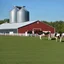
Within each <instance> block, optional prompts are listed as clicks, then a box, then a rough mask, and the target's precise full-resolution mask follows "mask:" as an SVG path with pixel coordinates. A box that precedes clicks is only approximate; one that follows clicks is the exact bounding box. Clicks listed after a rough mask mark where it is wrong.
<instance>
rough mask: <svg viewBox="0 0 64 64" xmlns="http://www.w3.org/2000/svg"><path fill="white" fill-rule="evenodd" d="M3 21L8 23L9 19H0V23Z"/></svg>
mask: <svg viewBox="0 0 64 64" xmlns="http://www.w3.org/2000/svg"><path fill="white" fill-rule="evenodd" d="M5 22H7V23H9V19H4V20H0V24H2V23H5Z"/></svg>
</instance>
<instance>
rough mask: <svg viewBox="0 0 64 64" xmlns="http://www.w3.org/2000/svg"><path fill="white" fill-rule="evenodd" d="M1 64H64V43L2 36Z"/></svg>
mask: <svg viewBox="0 0 64 64" xmlns="http://www.w3.org/2000/svg"><path fill="white" fill-rule="evenodd" d="M0 64H64V42H62V43H60V42H56V41H55V40H51V41H50V40H47V38H42V40H40V39H39V38H38V37H19V36H0Z"/></svg>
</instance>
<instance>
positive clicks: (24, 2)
mask: <svg viewBox="0 0 64 64" xmlns="http://www.w3.org/2000/svg"><path fill="white" fill-rule="evenodd" d="M13 6H26V9H27V10H28V11H29V12H30V21H34V20H45V21H59V20H63V21H64V0H0V20H3V19H7V18H9V17H10V11H11V10H12V9H13Z"/></svg>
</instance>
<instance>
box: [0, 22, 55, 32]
mask: <svg viewBox="0 0 64 64" xmlns="http://www.w3.org/2000/svg"><path fill="white" fill-rule="evenodd" d="M38 30H41V31H45V32H47V31H50V32H51V33H54V32H55V28H54V27H52V26H49V25H47V24H45V23H43V22H41V21H28V22H22V23H3V24H1V25H0V33H10V32H13V33H25V32H26V31H34V32H35V31H38Z"/></svg>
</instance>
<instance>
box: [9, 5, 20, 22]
mask: <svg viewBox="0 0 64 64" xmlns="http://www.w3.org/2000/svg"><path fill="white" fill-rule="evenodd" d="M18 10H19V9H18V8H17V7H16V6H15V7H14V9H13V10H11V11H10V23H16V22H17V11H18Z"/></svg>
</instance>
